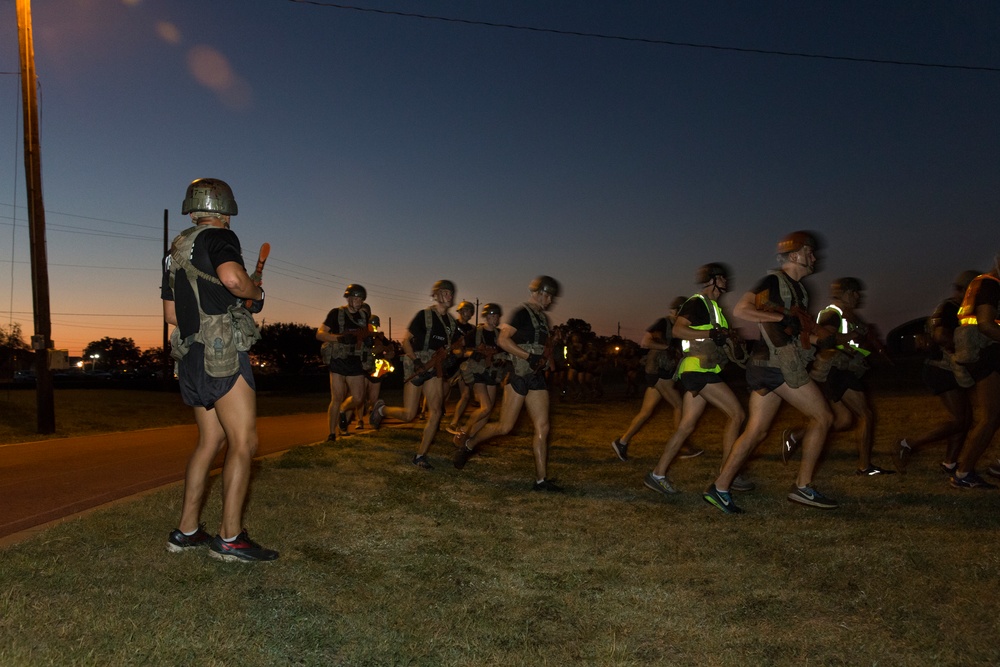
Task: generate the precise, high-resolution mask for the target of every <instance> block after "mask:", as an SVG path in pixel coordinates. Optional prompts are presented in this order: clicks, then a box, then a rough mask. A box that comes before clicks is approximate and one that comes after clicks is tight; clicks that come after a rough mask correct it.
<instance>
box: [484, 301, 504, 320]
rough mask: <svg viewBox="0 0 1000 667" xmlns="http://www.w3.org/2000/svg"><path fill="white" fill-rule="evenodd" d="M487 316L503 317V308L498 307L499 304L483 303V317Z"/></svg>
mask: <svg viewBox="0 0 1000 667" xmlns="http://www.w3.org/2000/svg"><path fill="white" fill-rule="evenodd" d="M487 315H503V308H501V307H500V304H499V303H484V304H483V317H486V316H487Z"/></svg>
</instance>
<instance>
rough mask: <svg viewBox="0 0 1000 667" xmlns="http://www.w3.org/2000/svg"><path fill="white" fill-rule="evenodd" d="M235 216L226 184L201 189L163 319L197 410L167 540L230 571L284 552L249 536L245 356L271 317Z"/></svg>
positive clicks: (176, 250)
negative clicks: (211, 478) (262, 317)
mask: <svg viewBox="0 0 1000 667" xmlns="http://www.w3.org/2000/svg"><path fill="white" fill-rule="evenodd" d="M237 210H238V209H237V206H236V199H235V198H234V197H233V191H232V190H231V189H230V187H229V185H227V184H226V183H225V182H224V181H221V180H218V179H214V178H202V179H198V180H196V181H193V182H192V183H191V184H190V185H189V186H188V188H187V193H186V195H185V197H184V203H183V204H182V206H181V213H182V214H184V215H188V214H190V215H191V219H192V221H193V222H194V223H195V226H194V227H191V228H189V229H186V230H184V231H183V232H181V233H180V234H179V235H178V236H177V238H175V239H174V241H173V244H172V246H171V250H170V253H169V254H168V255H167V257H166V258H165V259H164V266H163V282H162V286H161V289H160V296H161V299H162V302H163V318H164V319H165V320H166V321H167V323H169V324H172V325H174V327H175V328H174V330H173V332H172V334H171V338H170V344H171V356H173V357H174V359H176V360H177V379H178V382H179V384H180V391H181V398H182V399H183V400H184V403H185V404H186V405H190V406H191V407H192V408H194V416H195V421H196V422H197V424H198V444H197V446H196V447H195V450H194V452H193V453H192V454H191V458H190V459H189V460H188V464H187V470H186V472H185V475H184V502H183V506H182V508H181V519H180V523H179V524H178V525H177V529H176V530H174V531H173V532H171V533H170V535H169V536H168V538H167V550H168V551H170V552H173V553H179V552H182V551H188V550H190V549H194V548H197V547H202V546H208V548H209V555H210V556H212V557H213V558H216V559H218V560H222V561H228V562H239V561H242V562H253V561H269V560H274V559H276V558H277V557H278V552H277V551H274V550H272V549H265V548H264V547H262V546H260V545H259V544H257V543H256V542H254V541H253V540H251V539H250V537H249V535H247V531H246V529H245V528H244V527H243V504H244V503H245V502H246V498H247V491H248V489H249V486H250V464H251V462H252V461H253V456H254V453H255V452H256V450H257V423H256V422H257V397H256V393H255V384H254V378H253V373H252V371H251V368H250V357H249V355H248V354H247V350H249V349H250V345H251V344H252V343H253V342H254V341H256V340H257V339H258V338H259V337H260V333H259V331H258V329H257V326H256V324H255V323H254V322H253V317H252V316H251V314H250V313H259V312H260V311H261V309H262V308H263V307H264V290H262V289H261V288H260V276H256V275H255V276H250V275H247V272H246V269H245V268H244V266H243V254H242V251H241V250H240V242H239V239H238V238H237V237H236V234H234V233H233V232H232V231H230V229H229V221H230V217H231V216H234V215H236V214H237ZM246 304H248V305H246ZM223 448H226V458H225V462H224V463H223V467H222V485H223V497H222V521H221V523H220V525H219V532H218V533H217V534H216V535H215V537H212V536H210V535H209V534H208V533H207V532H205V530H204V528H203V526H202V524H201V523H200V519H201V509H202V506H203V505H204V501H205V492H206V489H207V481H208V474H209V471H210V470H211V468H212V462H213V461H214V460H215V457H216V455H218V453H219V452H221V451H222V449H223Z"/></svg>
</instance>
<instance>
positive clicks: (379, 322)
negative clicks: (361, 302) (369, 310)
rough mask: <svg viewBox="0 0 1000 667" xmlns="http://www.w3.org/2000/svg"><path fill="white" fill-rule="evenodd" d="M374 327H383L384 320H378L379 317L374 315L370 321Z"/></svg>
mask: <svg viewBox="0 0 1000 667" xmlns="http://www.w3.org/2000/svg"><path fill="white" fill-rule="evenodd" d="M368 321H369V323H370V324H371V325H372V326H373V327H380V326H382V320H380V319H379V318H378V315H372V316H371V319H369V320H368Z"/></svg>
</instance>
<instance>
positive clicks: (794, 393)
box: [704, 232, 837, 514]
mask: <svg viewBox="0 0 1000 667" xmlns="http://www.w3.org/2000/svg"><path fill="white" fill-rule="evenodd" d="M817 249H818V243H817V241H816V237H815V235H814V234H812V233H810V232H793V233H791V234H789V235H788V236H785V237H784V238H783V239H781V240H780V241H779V242H778V262H779V263H780V268H779V269H777V270H775V271H770V272H768V274H767V276H765V277H764V278H763V280H761V281H760V282H759V283H757V286H756V287H754V289H753V290H751V291H749V292H747V293H746V294H744V295H743V297H742V298H740V300H739V302H738V303H737V304H736V307H735V308H734V309H733V314H734V315H735V316H736V317H738V318H740V319H742V320H745V321H747V322H756V323H757V326H758V328H759V329H760V334H761V340H760V343H759V344H758V345H756V346H755V347H754V352H753V355H752V357H751V359H750V363H749V364H747V385H748V387H749V388H750V391H751V392H752V393H751V394H750V406H749V408H750V409H749V412H750V417H749V419H748V421H747V425H746V428H745V429H744V430H743V433H742V434H740V436H739V437H738V438H737V439H736V442H735V443H733V449H732V451H731V452H730V453H729V456H728V457H727V458H726V462H725V463H724V464H723V466H722V472H721V473H720V474H719V477H718V478H717V479H716V480H715V483H714V484H712V485H710V486H709V487H708V489H706V490H705V494H704V498H705V500H706V501H707V502H708V503H710V504H712V505H713V506H715V507H717V508H718V509H720V510H722V511H723V512H726V513H727V514H735V513H739V512H742V511H743V510H742V509H740V508H739V507H737V506H736V504H735V503H734V502H733V499H732V496H731V495H730V493H729V491H730V486H731V484H732V482H733V480H734V479H735V478H736V475H737V474H738V473H739V471H740V468H742V467H743V464H744V463H746V460H747V459H748V458H749V457H750V454H751V453H752V452H753V450H754V449H755V448H756V447H757V445H759V444H760V443H761V442H762V441H763V440H764V437H765V436H766V435H767V430H768V428H770V426H771V422H772V421H774V416H775V414H776V413H777V412H778V408H779V407H781V403H782V401H787V402H788V403H789V405H791V406H792V407H794V408H795V409H796V410H798V411H799V412H801V413H803V414H804V415H805V416H806V417H808V418H809V425H808V426H807V428H806V432H805V437H804V438H803V442H802V463H801V464H800V465H799V474H798V477H797V478H796V480H795V484H794V485H793V486H792V490H791V492H790V493H789V494H788V499H789V500H790V501H792V502H796V503H801V504H803V505H807V506H810V507H817V508H820V509H833V508H836V507H837V502H836V501H834V500H832V499H830V498H827V497H826V496H824V495H823V494H821V493H820V492H819V491H818V490H816V489H815V488H813V486H812V478H813V473H814V472H815V470H816V465H817V464H818V462H819V457H820V454H821V453H822V452H823V445H824V443H825V442H826V435H827V432H828V431H829V430H830V425H831V424H832V423H833V414H832V413H831V412H830V408H829V406H827V404H826V400H825V399H824V398H823V394H822V392H820V390H819V387H817V386H816V383H814V382H813V381H812V380H811V379H810V377H809V372H808V365H809V362H810V361H811V360H812V356H813V353H812V343H813V342H814V340H813V338H815V336H812V335H811V334H810V333H809V331H810V329H811V328H812V327H813V324H814V323H813V320H812V317H811V316H810V315H809V313H808V312H807V311H806V308H807V307H808V305H809V295H808V293H807V292H806V288H805V286H804V285H803V284H802V283H801V282H799V281H801V280H802V279H803V278H805V277H806V276H808V275H810V274H811V273H813V271H815V270H816V254H815V253H816V251H817Z"/></svg>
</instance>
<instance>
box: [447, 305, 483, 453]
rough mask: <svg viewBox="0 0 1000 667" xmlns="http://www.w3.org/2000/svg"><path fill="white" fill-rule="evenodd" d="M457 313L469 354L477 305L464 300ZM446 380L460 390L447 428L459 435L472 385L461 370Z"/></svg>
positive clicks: (457, 319)
mask: <svg viewBox="0 0 1000 667" xmlns="http://www.w3.org/2000/svg"><path fill="white" fill-rule="evenodd" d="M455 313H456V314H457V315H458V317H456V318H455V320H456V322H457V324H458V329H459V331H461V332H462V336H463V337H464V338H465V349H466V354H468V350H469V349H470V348H472V347H473V346H474V342H473V339H474V338H475V336H476V325H475V324H473V323H472V316H473V315H475V314H476V307H475V306H473V305H472V304H471V303H469V302H468V301H463V302H461V303H460V304H458V306H456V307H455ZM446 380H449V381H450V382H451V383H452V384H453V385H454V384H458V389H459V392H460V393H459V396H458V402H457V403H456V404H455V412H454V414H452V416H451V421H450V422H449V424H448V427H447V428H446V429H445V430H446V431H448V433H451V434H452V435H457V434H458V433H459V432H460V431H461V430H462V428H461V422H462V415H463V414H465V409H466V408H467V407H469V399H471V398H472V387H470V386H469V385H468V384H466V383H465V382H464V381H463V380H462V374H461V373H460V372H456V373H455V375H453V376H452V377H451V378H446Z"/></svg>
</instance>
